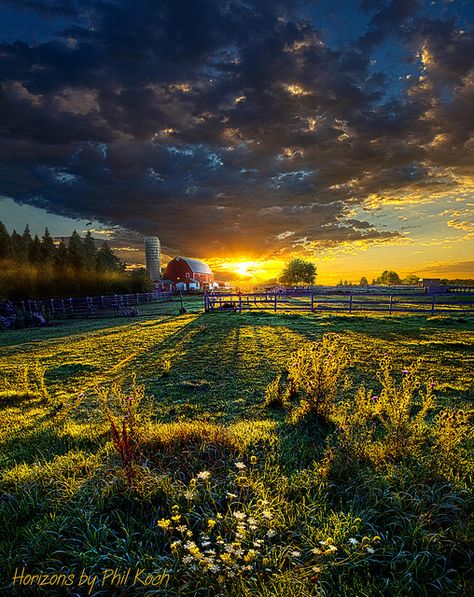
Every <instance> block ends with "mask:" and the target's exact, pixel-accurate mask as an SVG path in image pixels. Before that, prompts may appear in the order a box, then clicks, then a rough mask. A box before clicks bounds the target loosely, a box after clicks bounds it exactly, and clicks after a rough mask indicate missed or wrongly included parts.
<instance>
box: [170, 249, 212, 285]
mask: <svg viewBox="0 0 474 597" xmlns="http://www.w3.org/2000/svg"><path fill="white" fill-rule="evenodd" d="M164 278H165V280H162V282H168V283H169V282H172V283H173V284H174V287H175V289H176V290H204V289H211V290H213V289H214V288H217V287H218V286H219V285H218V284H217V283H216V282H215V281H214V274H213V273H212V270H211V268H210V267H209V266H208V265H207V263H204V262H203V261H199V260H198V259H188V258H187V257H175V258H174V259H172V260H171V261H170V262H169V263H168V265H167V266H166V269H165V273H164Z"/></svg>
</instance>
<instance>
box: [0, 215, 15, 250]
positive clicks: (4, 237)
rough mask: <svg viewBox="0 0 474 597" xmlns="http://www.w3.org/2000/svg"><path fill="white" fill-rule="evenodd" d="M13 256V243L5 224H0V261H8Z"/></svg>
mask: <svg viewBox="0 0 474 597" xmlns="http://www.w3.org/2000/svg"><path fill="white" fill-rule="evenodd" d="M11 255H12V241H11V239H10V235H9V234H8V231H7V229H6V228H5V225H4V224H3V222H0V259H8V258H9V257H11Z"/></svg>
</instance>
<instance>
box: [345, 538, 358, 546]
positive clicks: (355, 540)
mask: <svg viewBox="0 0 474 597" xmlns="http://www.w3.org/2000/svg"><path fill="white" fill-rule="evenodd" d="M348 543H350V544H351V545H358V543H359V542H358V541H357V539H354V537H351V538H350V539H349V541H348Z"/></svg>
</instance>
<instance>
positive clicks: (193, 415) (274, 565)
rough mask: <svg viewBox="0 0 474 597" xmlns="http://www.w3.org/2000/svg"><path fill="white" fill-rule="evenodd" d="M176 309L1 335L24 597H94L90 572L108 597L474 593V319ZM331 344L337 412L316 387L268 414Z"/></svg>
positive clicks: (13, 519) (1, 383) (2, 463)
mask: <svg viewBox="0 0 474 597" xmlns="http://www.w3.org/2000/svg"><path fill="white" fill-rule="evenodd" d="M178 308H179V304H178V303H177V302H173V303H171V304H166V305H159V306H157V305H154V306H151V305H150V306H148V309H149V311H148V312H147V313H143V314H142V316H141V317H139V318H137V319H136V320H135V319H134V320H117V319H104V320H93V321H79V320H77V321H74V320H72V321H68V322H63V323H61V324H60V325H57V326H53V327H50V328H46V329H36V330H23V331H7V332H4V333H2V334H1V335H0V426H1V427H0V428H1V436H0V470H1V480H0V524H1V528H2V533H1V535H0V562H1V564H0V574H1V587H2V591H3V592H4V594H18V595H23V594H28V593H27V590H28V591H29V592H30V594H46V593H47V594H53V595H55V594H57V595H61V594H64V593H65V589H64V588H60V587H49V588H48V589H47V591H46V590H43V589H41V588H39V587H32V588H28V589H27V588H25V587H24V586H19V585H18V584H15V585H14V584H13V583H12V576H13V575H14V573H15V569H17V570H21V569H22V567H24V568H25V570H27V571H28V573H30V574H32V573H43V574H50V575H51V574H53V573H56V574H57V573H63V574H65V575H68V574H75V575H76V577H75V580H74V586H73V587H72V588H71V589H69V592H70V594H80V595H83V594H84V595H85V594H87V593H88V591H87V590H86V588H81V587H78V586H77V582H76V581H77V579H78V578H79V575H80V574H81V571H82V570H83V569H85V570H86V571H87V574H88V575H89V576H93V575H94V574H97V576H98V580H97V582H96V585H95V587H94V589H93V591H92V593H91V594H97V595H111V594H117V595H121V594H124V595H125V594H127V595H135V594H137V595H140V594H147V595H155V594H156V595H203V596H204V595H209V596H214V595H217V594H220V595H229V596H234V595H235V596H236V597H237V596H239V597H240V596H246V595H259V596H260V595H262V596H270V595H285V596H286V595H288V596H295V597H296V596H300V595H357V596H364V595H367V596H369V595H370V596H372V595H397V596H398V595H399V596H405V595H433V594H440V595H469V594H472V593H473V592H474V583H473V579H472V559H473V535H474V517H473V514H472V512H473V511H474V508H473V505H474V504H473V491H472V480H473V479H472V477H473V464H472V442H473V437H472V423H471V421H472V418H471V413H472V399H473V397H474V394H473V386H472V374H471V372H472V370H473V369H474V367H473V357H472V338H473V336H472V331H473V327H474V326H473V321H472V320H471V319H468V318H465V317H447V316H443V317H426V316H391V317H390V316H371V315H363V314H358V315H353V316H350V315H316V314H294V313H293V314H292V313H286V314H285V313H278V314H272V313H268V312H260V313H243V314H240V315H238V314H234V313H212V314H204V313H202V312H201V311H200V310H199V308H200V303H199V301H198V300H197V301H188V302H187V308H188V313H186V314H185V315H182V316H178V315H177V311H178ZM325 334H326V335H327V334H329V335H331V334H337V335H338V337H339V340H340V341H341V342H342V343H343V344H344V346H345V347H346V349H347V363H345V364H344V377H345V376H346V375H347V377H348V379H347V380H346V379H344V380H343V381H344V383H343V384H341V385H340V387H339V386H338V389H337V392H332V390H328V391H327V392H326V395H327V396H331V400H330V401H329V402H328V403H327V404H326V405H325V409H324V416H321V413H320V412H317V413H316V415H315V416H307V413H306V414H305V412H304V410H303V411H301V408H300V407H301V402H300V401H301V400H303V401H304V400H307V398H308V395H309V394H310V393H311V392H312V389H311V388H312V386H311V383H309V382H305V383H303V382H301V383H299V385H298V383H296V386H295V388H296V389H295V395H293V396H292V397H291V399H289V400H281V401H278V400H276V401H269V400H267V404H266V396H267V398H268V395H269V389H268V388H269V386H270V387H271V385H272V383H273V390H272V391H273V392H275V391H276V392H278V391H279V390H278V388H277V389H275V379H277V378H278V376H280V379H281V383H280V382H279V384H277V385H279V386H280V385H281V386H282V391H283V389H284V387H283V386H285V383H287V379H288V371H289V368H290V370H291V362H292V361H291V357H292V355H294V354H295V353H296V351H300V352H299V353H298V354H300V357H299V358H300V359H304V358H306V357H305V356H304V355H305V350H306V348H307V347H308V346H309V345H310V344H309V343H311V342H315V341H320V340H321V339H322V338H323V336H324V335H325ZM327 337H328V336H327ZM326 356H327V355H326ZM420 357H421V358H422V359H423V361H422V362H421V363H420V364H419V366H418V368H416V367H415V366H414V363H415V362H416V360H417V359H419V358H420ZM324 358H326V357H324ZM330 358H331V357H330ZM344 358H346V357H344ZM384 359H385V361H384ZM387 359H390V370H391V373H390V375H391V376H392V377H390V380H391V381H390V380H389V379H388V378H386V379H385V381H384V377H383V376H384V367H385V368H386V367H388V365H387V364H386V365H384V362H386V361H387ZM314 366H318V363H316V364H315V365H314ZM336 369H337V368H336ZM331 371H334V369H331ZM403 372H406V373H403ZM293 375H295V374H294V370H293ZM305 375H306V376H309V379H310V378H311V369H305ZM341 375H342V370H341ZM333 377H334V383H336V382H337V383H338V382H339V381H341V380H338V379H336V378H335V376H333ZM333 377H328V379H329V381H327V383H332V381H331V380H332V379H333ZM392 378H393V379H392ZM305 379H306V378H305ZM134 380H135V381H134ZM361 384H363V389H361ZM384 384H385V385H384ZM390 384H392V385H390ZM410 384H412V385H413V388H411V385H410ZM417 384H420V386H418V385H417ZM410 388H411V389H410ZM426 388H428V389H426ZM303 390H304V391H303ZM420 390H423V391H425V392H429V393H430V394H429V396H428V398H423V396H420V395H419V393H418V392H419V391H420ZM298 392H300V393H299V394H298ZM308 392H309V394H308ZM384 392H385V393H384ZM410 392H411V393H410ZM431 394H432V396H431ZM374 397H375V399H373V398H374ZM268 402H270V404H268ZM399 405H400V408H398V406H399ZM298 409H300V410H298ZM402 411H403V412H404V413H405V415H404V417H401V415H400V413H401V412H402ZM295 413H299V415H298V416H294V415H295ZM303 415H304V416H303ZM114 426H115V430H116V432H114ZM106 569H118V570H119V571H126V570H127V569H132V570H133V574H132V577H131V578H130V579H129V581H128V584H127V586H126V587H119V586H113V583H112V581H111V579H107V580H106V581H105V580H104V578H103V572H104V570H106ZM137 569H138V570H140V569H144V570H145V572H144V573H143V574H142V575H141V576H139V578H138V579H134V574H135V572H136V570H137ZM146 574H150V575H151V576H150V577H146ZM145 579H146V580H149V582H150V583H151V582H152V580H153V582H154V584H149V585H148V586H144V584H143V583H145ZM101 580H104V586H101Z"/></svg>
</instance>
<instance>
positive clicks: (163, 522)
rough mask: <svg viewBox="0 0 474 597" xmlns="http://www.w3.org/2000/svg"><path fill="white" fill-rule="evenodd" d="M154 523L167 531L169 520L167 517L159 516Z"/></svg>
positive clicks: (169, 524)
mask: <svg viewBox="0 0 474 597" xmlns="http://www.w3.org/2000/svg"><path fill="white" fill-rule="evenodd" d="M156 524H157V526H159V527H160V529H164V530H165V531H167V530H168V529H169V528H170V526H171V520H170V519H169V518H161V519H160V520H159V521H158V522H157V523H156Z"/></svg>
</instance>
